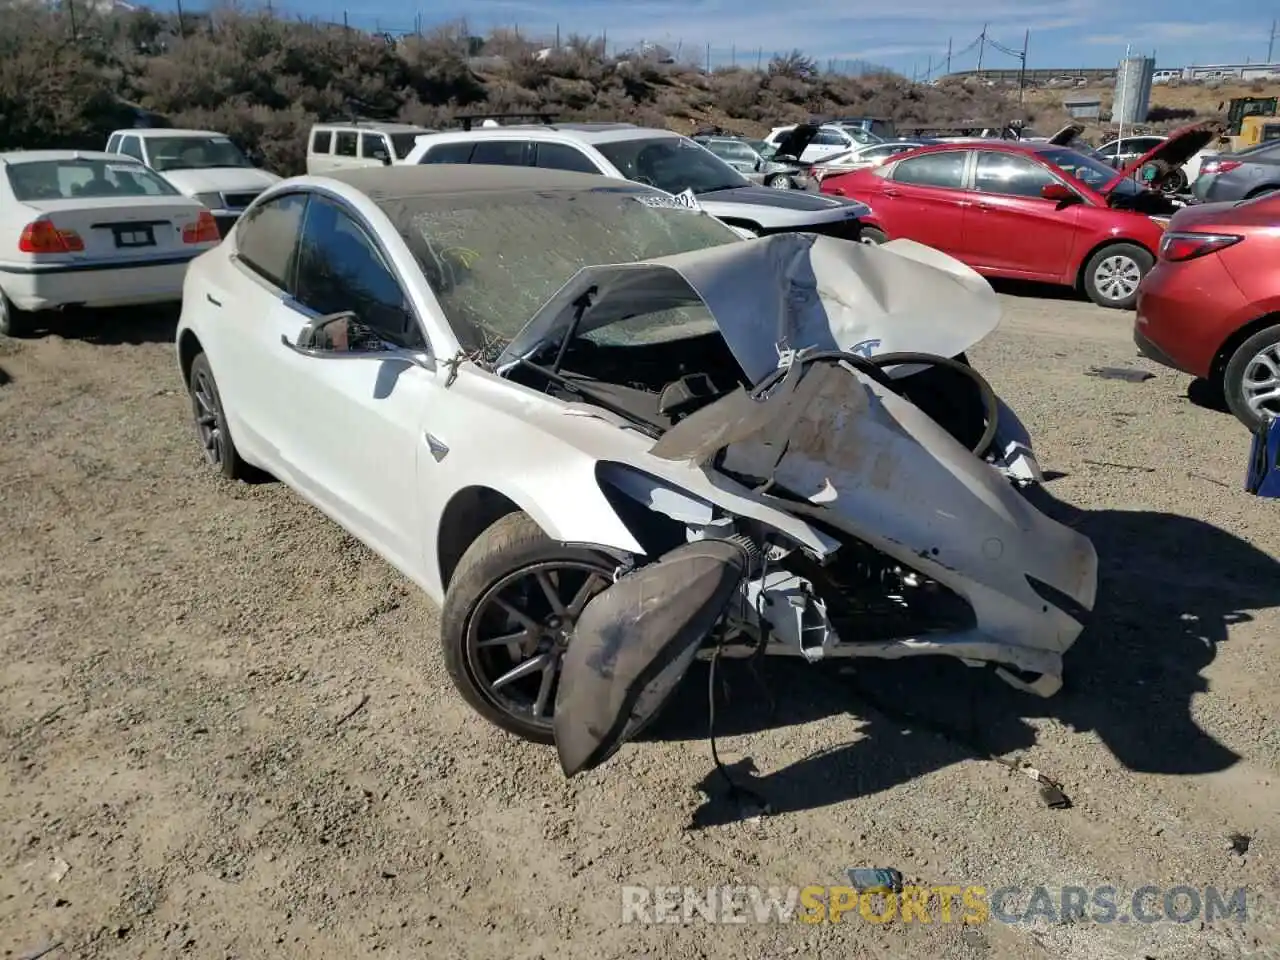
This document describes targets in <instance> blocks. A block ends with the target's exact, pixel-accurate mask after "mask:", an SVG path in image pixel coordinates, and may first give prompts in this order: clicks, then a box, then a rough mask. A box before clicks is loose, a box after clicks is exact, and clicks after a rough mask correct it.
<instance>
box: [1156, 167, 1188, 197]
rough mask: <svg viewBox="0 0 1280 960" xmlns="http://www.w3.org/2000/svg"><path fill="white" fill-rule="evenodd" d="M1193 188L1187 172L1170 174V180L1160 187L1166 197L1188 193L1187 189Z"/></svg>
mask: <svg viewBox="0 0 1280 960" xmlns="http://www.w3.org/2000/svg"><path fill="white" fill-rule="evenodd" d="M1189 186H1191V184H1190V183H1188V182H1187V172H1186V171H1185V170H1175V171H1173V173H1172V174H1170V176H1169V178H1168V179H1167V180H1165V182H1164V183H1162V184H1161V185H1160V191H1161V192H1162V193H1164V194H1165V195H1166V196H1170V197H1173V196H1177V195H1178V194H1180V193H1184V192H1186V189H1187V187H1189Z"/></svg>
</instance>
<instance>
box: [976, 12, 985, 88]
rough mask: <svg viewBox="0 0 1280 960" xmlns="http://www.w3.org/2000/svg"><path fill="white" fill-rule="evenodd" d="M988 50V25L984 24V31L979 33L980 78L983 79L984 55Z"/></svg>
mask: <svg viewBox="0 0 1280 960" xmlns="http://www.w3.org/2000/svg"><path fill="white" fill-rule="evenodd" d="M986 52H987V25H986V24H985V23H984V24H983V25H982V32H981V33H980V34H978V79H979V80H981V79H982V55H983V54H984V53H986Z"/></svg>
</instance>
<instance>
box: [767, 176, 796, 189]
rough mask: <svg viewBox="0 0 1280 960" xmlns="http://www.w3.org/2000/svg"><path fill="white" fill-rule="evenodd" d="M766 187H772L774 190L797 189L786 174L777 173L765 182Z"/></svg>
mask: <svg viewBox="0 0 1280 960" xmlns="http://www.w3.org/2000/svg"><path fill="white" fill-rule="evenodd" d="M764 185H765V186H766V187H772V188H773V189H774V190H791V189H792V188H793V187H795V184H794V183H792V181H791V178H790V177H789V176H787V175H786V174H785V173H775V174H774V175H773V176H772V177H770V178H769V179H768V180H766V181H765V183H764Z"/></svg>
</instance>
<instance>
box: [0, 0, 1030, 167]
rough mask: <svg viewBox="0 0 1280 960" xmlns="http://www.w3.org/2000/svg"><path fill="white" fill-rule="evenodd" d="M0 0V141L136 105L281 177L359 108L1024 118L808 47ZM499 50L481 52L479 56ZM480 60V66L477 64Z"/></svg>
mask: <svg viewBox="0 0 1280 960" xmlns="http://www.w3.org/2000/svg"><path fill="white" fill-rule="evenodd" d="M5 3H6V0H0V148H13V147H28V148H35V147H49V146H76V147H83V148H101V147H102V145H103V144H104V143H105V141H106V136H107V134H108V133H109V132H110V131H111V130H113V129H116V128H118V127H122V126H129V125H131V124H132V122H133V120H134V117H135V116H136V110H137V108H141V109H143V110H146V111H150V112H153V113H156V114H159V115H162V116H163V117H164V118H165V119H167V120H168V121H169V122H170V123H172V124H173V125H175V126H199V127H206V128H213V129H218V130H223V131H225V132H226V133H228V134H230V135H231V136H233V137H234V138H236V139H237V140H238V141H239V142H240V143H241V144H242V145H244V146H245V147H249V148H257V149H258V150H260V151H261V153H262V154H263V156H264V158H265V160H266V162H267V163H268V165H270V166H271V167H272V168H273V169H276V170H277V171H279V172H280V173H284V174H292V173H298V172H301V170H302V168H303V161H304V157H303V150H304V146H305V140H306V132H307V129H308V128H309V127H310V125H311V124H312V123H315V122H316V121H317V120H320V119H332V118H335V117H338V116H350V115H353V114H358V115H361V116H364V117H369V118H385V119H403V120H407V121H410V122H414V123H419V124H422V125H424V126H429V127H442V126H447V125H448V124H449V121H450V119H451V117H452V116H453V114H454V113H455V112H461V111H465V112H473V113H474V112H482V113H484V112H488V113H511V112H521V111H523V112H534V111H547V112H555V113H559V114H560V115H561V116H562V117H564V118H565V119H582V120H625V121H630V122H633V123H638V124H642V125H646V126H655V127H663V126H670V127H671V128H673V129H680V130H684V131H687V130H688V129H690V128H691V126H692V125H694V124H695V123H702V122H705V121H707V120H708V119H710V120H712V121H713V122H717V123H727V124H732V123H733V122H734V121H739V122H740V123H741V124H743V125H745V126H750V125H774V124H780V123H786V122H794V121H796V120H799V119H803V118H804V117H805V116H807V115H808V114H810V113H859V114H871V115H876V116H886V117H891V118H894V119H897V120H900V121H914V122H924V123H946V122H953V121H959V120H967V119H976V118H986V117H990V118H993V119H1002V120H1003V119H1013V118H1014V117H1015V116H1018V115H1019V114H1018V112H1017V111H1015V110H1013V109H1012V108H1011V107H1010V104H1009V102H1008V101H1007V100H1005V98H1004V95H1003V93H1001V92H1000V91H997V90H993V89H992V88H989V87H985V86H982V85H980V84H966V83H963V82H958V81H944V82H943V83H942V84H939V85H938V86H937V87H926V86H917V85H914V84H911V83H909V82H908V81H907V80H906V79H904V78H902V77H900V76H898V75H895V74H889V73H884V74H880V75H875V76H864V77H847V76H839V75H836V74H832V73H820V72H819V71H818V69H817V65H816V64H815V63H814V62H813V60H812V59H811V58H808V57H806V56H804V54H802V53H801V52H799V51H793V52H792V53H790V54H788V55H786V56H785V57H778V58H775V59H774V60H773V61H771V62H770V64H769V66H768V69H767V70H765V71H755V70H745V69H741V68H733V69H719V70H716V71H714V72H712V73H710V74H707V73H704V72H703V71H702V70H700V69H698V67H697V65H695V64H692V63H689V64H663V63H659V62H657V61H656V59H655V56H648V57H644V56H639V55H636V54H630V55H628V56H626V57H624V59H623V60H621V61H619V60H614V59H611V58H606V57H605V56H604V50H603V47H602V44H601V43H600V42H599V41H597V40H595V39H592V38H587V37H580V36H571V37H569V38H568V40H567V41H566V42H564V43H562V44H561V45H560V46H559V47H558V48H557V49H555V50H552V51H551V52H550V53H549V54H548V55H546V56H544V57H542V58H541V59H540V58H539V57H538V56H537V53H538V51H539V50H543V49H547V48H549V47H550V44H548V43H545V42H539V41H537V40H534V39H531V38H528V37H524V36H521V35H520V34H519V33H517V32H515V31H509V30H495V31H493V32H491V33H490V34H489V36H488V37H486V38H484V39H480V38H477V37H474V36H472V35H471V32H470V30H469V29H468V27H467V24H466V23H465V22H462V21H459V22H457V23H453V24H448V25H446V26H444V27H441V28H438V29H436V30H433V31H431V32H429V33H428V34H426V35H425V36H422V37H408V38H404V39H401V40H398V41H397V40H395V39H391V40H390V41H389V40H388V38H384V37H382V36H375V35H371V34H367V33H363V32H361V31H358V30H348V29H344V28H343V27H341V26H334V25H330V24H324V23H318V22H301V21H295V20H283V19H278V18H273V17H270V16H266V15H263V14H246V13H241V12H236V11H235V10H231V9H225V8H223V9H218V10H217V11H216V12H215V13H212V14H208V15H201V14H187V15H186V18H185V24H184V25H185V29H180V28H179V24H178V21H177V18H176V17H175V16H172V15H169V14H162V13H157V12H154V11H150V10H134V11H119V12H111V13H95V12H93V11H92V10H88V11H85V12H82V13H80V14H79V15H78V27H79V29H78V36H77V37H76V38H75V39H74V40H73V39H72V37H71V34H70V24H69V21H68V18H66V17H65V16H63V14H62V13H60V12H59V11H57V10H55V9H53V8H52V7H51V6H50V7H45V6H43V5H34V4H27V3H22V4H18V3H14V2H12V0H9V2H8V5H4V4H5ZM473 57H479V58H488V59H487V61H483V60H475V61H473V60H470V58H473ZM480 62H487V63H489V64H492V65H493V67H492V69H491V70H490V68H489V67H486V68H485V69H486V71H487V72H486V75H485V76H483V77H481V76H479V75H477V74H476V73H474V72H473V70H472V68H471V65H470V64H471V63H480Z"/></svg>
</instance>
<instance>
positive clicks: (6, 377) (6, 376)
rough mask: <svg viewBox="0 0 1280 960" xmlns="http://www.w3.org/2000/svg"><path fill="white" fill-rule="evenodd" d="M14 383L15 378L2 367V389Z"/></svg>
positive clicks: (0, 382)
mask: <svg viewBox="0 0 1280 960" xmlns="http://www.w3.org/2000/svg"><path fill="white" fill-rule="evenodd" d="M10 383H13V376H12V374H10V373H9V371H8V370H6V369H5V368H4V367H0V387H3V386H6V385H7V384H10Z"/></svg>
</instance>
